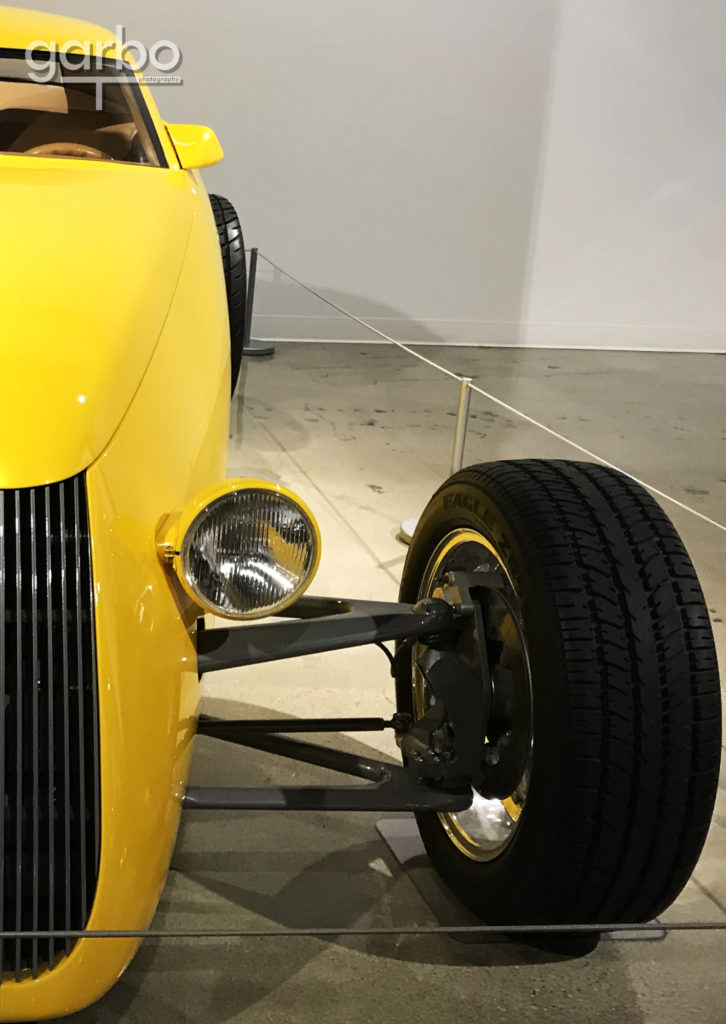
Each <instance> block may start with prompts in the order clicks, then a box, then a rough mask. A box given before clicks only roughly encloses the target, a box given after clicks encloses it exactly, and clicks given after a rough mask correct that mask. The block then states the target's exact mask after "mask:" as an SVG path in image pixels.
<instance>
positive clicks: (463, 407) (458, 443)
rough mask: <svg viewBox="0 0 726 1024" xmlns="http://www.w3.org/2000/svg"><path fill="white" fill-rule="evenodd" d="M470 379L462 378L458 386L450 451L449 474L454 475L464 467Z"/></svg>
mask: <svg viewBox="0 0 726 1024" xmlns="http://www.w3.org/2000/svg"><path fill="white" fill-rule="evenodd" d="M471 381H472V378H471V377H462V378H461V384H460V386H459V408H458V409H457V411H456V430H455V432H454V446H453V448H452V449H451V472H452V473H456V472H457V471H458V470H460V469H461V467H462V466H463V465H464V446H465V445H466V428H467V426H468V425H469V406H470V405H471V387H470V386H469V385H470V384H471Z"/></svg>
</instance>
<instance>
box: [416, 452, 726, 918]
mask: <svg viewBox="0 0 726 1024" xmlns="http://www.w3.org/2000/svg"><path fill="white" fill-rule="evenodd" d="M456 531H463V532H461V533H460V534H457V533H456ZM472 532H474V533H476V534H477V535H479V536H481V538H482V539H483V541H484V543H485V545H486V547H487V548H488V549H490V550H492V551H494V552H496V557H497V559H498V560H499V562H500V563H501V566H502V567H503V569H504V570H505V571H506V573H508V575H509V577H510V580H511V583H512V587H513V590H514V593H515V594H516V596H517V602H518V609H519V616H520V623H521V632H522V637H523V638H524V642H525V644H526V650H527V653H528V658H529V676H530V683H531V710H530V712H529V714H530V716H531V737H532V745H531V770H529V772H528V785H527V787H526V797H523V806H522V809H521V812H520V814H519V817H518V819H517V821H516V829H515V830H514V832H513V835H512V836H511V838H510V839H508V840H507V842H506V843H504V844H503V845H502V847H501V852H499V853H497V854H495V856H494V857H493V858H491V857H490V858H489V859H486V858H484V859H481V858H480V859H472V856H471V854H469V855H467V854H466V853H465V852H462V848H461V846H462V844H461V842H458V844H457V842H454V841H452V830H451V828H450V827H449V828H447V827H446V820H445V818H444V817H443V816H440V815H437V814H431V813H428V814H420V815H418V824H419V829H420V832H421V836H422V838H423V841H424V844H425V846H426V849H427V851H428V854H429V856H430V858H431V860H432V862H433V864H434V866H435V867H436V869H437V870H438V872H439V874H440V875H441V876H442V878H443V879H444V880H445V881H446V882H447V883H448V885H449V886H450V887H451V889H453V891H454V892H455V893H456V894H457V895H458V897H459V898H460V899H461V900H462V902H463V903H464V904H466V906H467V907H469V908H470V909H471V910H472V911H474V913H476V914H477V915H478V916H479V917H481V918H482V919H483V920H485V921H487V922H489V923H492V924H513V925H516V924H533V925H538V924H575V923H615V922H635V921H644V920H651V919H652V918H654V917H655V916H656V915H658V914H660V913H661V912H662V911H663V910H664V909H665V908H666V907H667V906H669V904H670V903H672V901H673V900H674V899H675V898H676V896H677V895H678V894H679V892H680V891H681V889H682V888H683V886H684V885H685V884H686V882H687V881H688V878H689V877H690V875H691V872H692V871H693V868H694V866H695V864H696V862H697V860H698V857H699V854H700V852H701V849H702V846H703V843H704V840H705V838H706V833H707V831H708V827H709V823H710V819H711V813H712V810H713V804H714V799H715V794H716V786H717V782H718V772H719V762H720V752H721V711H720V689H719V681H718V670H717V663H716V652H715V647H714V642H713V636H712V632H711V626H710V622H709V618H708V612H707V608H706V605H705V603H704V599H703V595H702V592H701V588H700V586H699V583H698V579H697V577H696V573H695V571H694V568H693V565H692V564H691V561H690V559H689V557H688V554H687V552H686V550H685V548H684V546H683V544H682V542H681V540H680V538H679V536H678V534H677V532H676V530H675V528H674V527H673V525H672V524H671V522H670V520H669V519H668V517H667V516H666V515H665V513H664V512H663V510H662V509H661V508H660V507H659V505H658V504H657V503H656V502H655V501H654V500H653V498H652V497H651V496H650V495H649V494H648V493H647V492H646V491H645V490H644V489H643V488H642V487H640V486H639V485H637V484H636V483H634V482H633V481H632V480H631V479H629V478H628V477H625V476H624V475H622V474H620V473H617V472H615V471H614V470H610V469H607V468H605V467H602V466H597V465H591V464H588V463H574V462H554V461H553V462H545V461H535V460H525V461H516V462H494V463H489V464H487V465H480V466H474V467H472V468H470V469H465V470H462V471H461V472H459V473H457V474H456V475H455V476H453V477H452V478H451V479H450V480H448V481H447V482H446V483H445V484H444V485H443V486H442V487H441V488H440V489H439V490H438V491H437V493H436V494H435V495H434V496H433V498H432V499H431V501H430V502H429V505H428V506H427V508H426V510H425V511H424V513H423V515H422V517H421V519H420V520H419V524H418V527H417V529H416V533H415V535H414V537H413V540H412V543H411V546H410V549H409V553H408V557H407V559H406V564H405V567H404V572H403V579H402V584H401V600H402V601H405V602H415V601H416V600H418V599H419V598H420V597H422V596H425V595H424V593H422V581H425V579H426V575H427V567H429V566H430V565H431V559H432V553H434V552H435V551H437V550H438V551H441V550H442V543H443V542H444V538H447V537H453V542H452V543H454V545H455V543H456V537H457V536H462V537H463V536H466V537H468V538H471V536H472ZM447 543H448V542H447ZM468 543H469V544H471V543H472V542H471V539H469V541H468ZM444 549H446V544H444ZM482 550H484V548H482ZM400 653H401V656H400V658H399V659H398V664H399V669H398V673H397V680H396V684H397V696H398V706H399V710H400V711H403V712H406V713H408V714H412V715H414V717H416V709H415V701H414V697H413V687H412V671H413V666H412V658H411V654H410V652H405V649H403V648H402V649H401V652H400ZM520 720H521V716H520ZM483 743H484V737H482V744H483ZM508 799H509V798H508ZM505 803H506V801H505ZM454 817H455V816H454ZM449 824H451V822H449Z"/></svg>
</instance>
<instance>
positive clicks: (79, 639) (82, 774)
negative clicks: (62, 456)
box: [72, 478, 88, 918]
mask: <svg viewBox="0 0 726 1024" xmlns="http://www.w3.org/2000/svg"><path fill="white" fill-rule="evenodd" d="M79 517H80V508H79V497H78V478H76V479H75V480H74V481H73V527H74V531H73V549H72V550H73V564H74V568H75V573H74V583H75V586H74V594H73V597H74V606H75V607H74V615H75V620H76V651H77V652H79V651H82V650H83V608H82V602H83V596H82V595H83V584H82V582H81V558H82V554H81V539H80V537H79V534H78V520H79ZM76 666H77V672H78V677H77V680H76V687H77V694H76V697H77V702H78V709H77V729H78V732H77V736H78V739H77V743H78V783H77V787H76V790H77V793H78V803H79V811H78V818H79V823H80V827H79V828H78V852H79V859H80V862H81V870H80V883H81V885H80V888H81V891H80V900H81V913H82V915H83V917H84V918H87V917H88V886H87V878H86V869H87V863H88V857H87V852H88V851H87V849H86V830H85V828H83V827H82V823H83V822H84V821H85V820H86V771H85V768H86V743H85V715H84V713H83V704H84V700H83V698H84V695H85V694H84V686H83V674H84V672H83V670H84V664H83V659H82V658H80V657H77V660H76Z"/></svg>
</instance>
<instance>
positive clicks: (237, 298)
mask: <svg viewBox="0 0 726 1024" xmlns="http://www.w3.org/2000/svg"><path fill="white" fill-rule="evenodd" d="M209 202H210V204H211V206H212V213H213V214H214V222H215V224H216V225H217V234H218V235H219V248H220V250H221V252H222V268H223V270H224V283H225V286H226V289H227V313H228V314H229V345H230V362H231V373H232V385H231V387H232V394H233V395H234V392H235V389H236V387H237V380H238V378H239V371H240V367H241V366H242V352H243V348H244V333H245V310H246V307H247V260H246V257H245V242H244V238H243V236H242V225H241V224H240V220H239V217H238V216H237V211H236V210H235V208H234V206H232V204H231V203H230V201H229V199H225V198H224V196H215V195H210V197H209Z"/></svg>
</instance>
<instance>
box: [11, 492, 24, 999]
mask: <svg viewBox="0 0 726 1024" xmlns="http://www.w3.org/2000/svg"><path fill="white" fill-rule="evenodd" d="M21 539H22V534H21V529H20V492H19V491H16V492H15V709H16V710H15V757H14V761H15V813H14V820H15V901H14V902H15V930H16V931H19V930H20V929H21V928H22V927H23V900H22V895H23V776H24V775H25V763H24V761H25V756H24V755H25V751H24V749H23V718H24V711H25V708H24V707H23V703H24V701H23V698H24V696H25V694H24V688H23V559H22V553H21ZM21 946H22V944H21V940H20V939H16V940H15V964H14V969H15V980H16V981H19V980H20V972H21V965H22V956H21Z"/></svg>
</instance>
